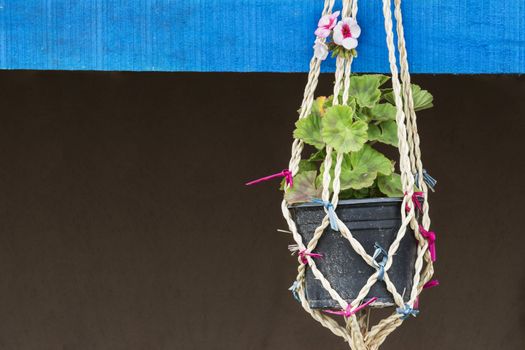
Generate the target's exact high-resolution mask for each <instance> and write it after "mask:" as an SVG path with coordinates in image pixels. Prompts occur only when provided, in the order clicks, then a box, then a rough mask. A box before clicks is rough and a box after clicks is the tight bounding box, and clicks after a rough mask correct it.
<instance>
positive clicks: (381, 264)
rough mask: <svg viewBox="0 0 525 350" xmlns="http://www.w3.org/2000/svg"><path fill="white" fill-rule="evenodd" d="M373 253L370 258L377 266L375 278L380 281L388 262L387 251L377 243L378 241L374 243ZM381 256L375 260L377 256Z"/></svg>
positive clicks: (383, 276)
mask: <svg viewBox="0 0 525 350" xmlns="http://www.w3.org/2000/svg"><path fill="white" fill-rule="evenodd" d="M374 248H375V251H374V255H373V256H372V259H374V265H375V266H376V268H377V271H378V274H377V279H378V280H380V281H382V280H383V279H384V278H385V266H386V263H387V262H388V253H387V251H386V250H385V249H384V248H383V247H381V246H380V245H379V243H374ZM380 256H383V258H382V259H381V261H377V258H378V257H380Z"/></svg>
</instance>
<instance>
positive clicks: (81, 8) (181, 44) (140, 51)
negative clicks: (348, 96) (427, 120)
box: [0, 0, 525, 73]
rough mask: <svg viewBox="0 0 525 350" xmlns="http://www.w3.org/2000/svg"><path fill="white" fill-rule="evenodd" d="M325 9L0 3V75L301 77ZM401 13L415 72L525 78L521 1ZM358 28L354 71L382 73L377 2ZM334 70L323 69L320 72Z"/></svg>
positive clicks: (104, 0) (429, 5)
mask: <svg viewBox="0 0 525 350" xmlns="http://www.w3.org/2000/svg"><path fill="white" fill-rule="evenodd" d="M336 3H337V2H336ZM340 6H341V5H340V3H339V4H338V5H336V8H338V7H339V8H340ZM322 7H323V1H322V0H250V1H248V0H141V1H136V0H135V1H134V0H130V1H124V0H0V69H62V70H114V71H202V72H215V71H226V72H229V71H234V72H304V71H307V69H308V62H309V59H310V57H311V54H312V44H313V41H314V35H313V31H314V30H315V28H316V23H317V20H318V19H319V15H320V12H321V10H322ZM403 11H404V24H405V32H406V35H407V47H408V51H409V60H410V64H411V71H412V72H414V73H523V72H525V1H524V0H461V1H458V0H405V1H404V3H403ZM358 21H359V23H360V25H361V27H362V35H361V37H360V43H359V47H358V53H359V57H358V59H357V60H356V63H355V66H354V70H355V71H360V72H385V71H387V70H388V65H387V49H386V44H385V33H384V25H383V17H382V12H381V0H366V1H364V0H362V1H360V2H359V13H358ZM333 67H334V64H333V61H328V62H327V63H326V64H325V68H324V69H325V70H327V71H330V70H333Z"/></svg>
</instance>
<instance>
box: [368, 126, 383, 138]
mask: <svg viewBox="0 0 525 350" xmlns="http://www.w3.org/2000/svg"><path fill="white" fill-rule="evenodd" d="M380 138H381V129H380V128H379V126H377V125H375V124H368V140H370V141H377V140H379V139H380Z"/></svg>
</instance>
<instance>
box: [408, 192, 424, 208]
mask: <svg viewBox="0 0 525 350" xmlns="http://www.w3.org/2000/svg"><path fill="white" fill-rule="evenodd" d="M407 195H408V193H406V192H405V197H406V196H407ZM423 198H425V193H424V192H419V191H418V192H414V193H412V198H411V199H412V203H414V206H415V207H416V208H417V209H418V210H419V211H420V212H421V211H423V207H422V206H421V202H420V200H421V199H423ZM405 210H406V211H407V212H409V211H410V207H409V206H408V203H407V204H406V207H405Z"/></svg>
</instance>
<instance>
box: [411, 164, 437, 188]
mask: <svg viewBox="0 0 525 350" xmlns="http://www.w3.org/2000/svg"><path fill="white" fill-rule="evenodd" d="M414 181H415V183H416V186H417V187H418V188H421V187H419V173H418V172H416V174H415V175H414ZM423 181H424V182H425V183H426V184H427V186H428V188H430V189H431V190H432V192H434V191H435V188H434V187H436V184H437V180H436V179H434V178H433V177H432V176H430V174H429V173H427V171H426V170H425V169H423Z"/></svg>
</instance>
